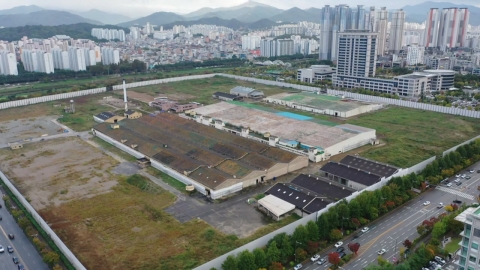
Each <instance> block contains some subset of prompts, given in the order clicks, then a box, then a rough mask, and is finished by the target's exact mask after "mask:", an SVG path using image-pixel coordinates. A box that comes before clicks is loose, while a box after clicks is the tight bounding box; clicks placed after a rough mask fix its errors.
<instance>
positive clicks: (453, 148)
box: [442, 135, 480, 157]
mask: <svg viewBox="0 0 480 270" xmlns="http://www.w3.org/2000/svg"><path fill="white" fill-rule="evenodd" d="M476 139H480V135H478V136H477V137H474V138H471V139H470V140H468V141H465V142H463V143H461V144H458V145H456V146H454V147H452V148H450V149H448V150H446V151H444V152H443V154H442V157H444V156H445V155H446V154H448V153H450V152H452V151H455V150H457V148H458V147H460V146H462V145H465V144H469V143H470V142H473V141H475V140H476Z"/></svg>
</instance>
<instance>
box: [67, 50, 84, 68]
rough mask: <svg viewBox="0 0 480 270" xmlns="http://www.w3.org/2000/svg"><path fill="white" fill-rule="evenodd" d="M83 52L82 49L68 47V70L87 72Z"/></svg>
mask: <svg viewBox="0 0 480 270" xmlns="http://www.w3.org/2000/svg"><path fill="white" fill-rule="evenodd" d="M84 52H85V51H84V50H83V49H82V48H77V47H69V48H68V60H69V63H70V70H73V71H83V70H87V66H86V65H85V53H84Z"/></svg>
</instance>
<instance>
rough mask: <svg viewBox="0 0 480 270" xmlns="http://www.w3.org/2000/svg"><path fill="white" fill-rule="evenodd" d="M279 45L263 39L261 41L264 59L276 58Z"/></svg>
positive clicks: (261, 53)
mask: <svg viewBox="0 0 480 270" xmlns="http://www.w3.org/2000/svg"><path fill="white" fill-rule="evenodd" d="M276 45H277V43H276V41H275V40H273V39H262V40H261V41H260V55H261V56H262V57H275V56H276V55H277V46H276Z"/></svg>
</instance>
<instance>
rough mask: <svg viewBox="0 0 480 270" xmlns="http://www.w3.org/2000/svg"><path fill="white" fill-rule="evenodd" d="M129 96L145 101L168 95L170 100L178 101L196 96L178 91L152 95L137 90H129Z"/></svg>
mask: <svg viewBox="0 0 480 270" xmlns="http://www.w3.org/2000/svg"><path fill="white" fill-rule="evenodd" d="M115 93H116V94H120V92H118V91H117V92H115ZM128 97H129V98H132V99H136V100H139V101H142V102H145V103H148V102H151V101H153V99H154V98H156V97H167V98H168V99H170V100H176V101H183V100H187V99H192V98H195V97H194V96H192V95H189V94H183V93H176V94H165V93H162V92H156V95H155V96H153V95H150V94H149V93H139V92H135V91H128Z"/></svg>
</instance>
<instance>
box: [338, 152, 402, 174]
mask: <svg viewBox="0 0 480 270" xmlns="http://www.w3.org/2000/svg"><path fill="white" fill-rule="evenodd" d="M340 163H341V164H343V165H347V166H350V167H354V168H357V169H360V170H362V171H365V172H370V173H372V174H376V175H378V176H382V177H390V176H392V175H393V174H395V173H396V172H397V171H398V169H397V168H395V167H393V166H390V165H387V164H383V163H379V162H376V161H371V160H368V159H364V158H361V157H356V156H351V155H348V156H346V157H344V158H343V159H342V160H341V161H340Z"/></svg>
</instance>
